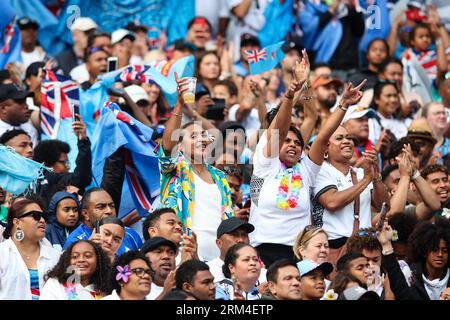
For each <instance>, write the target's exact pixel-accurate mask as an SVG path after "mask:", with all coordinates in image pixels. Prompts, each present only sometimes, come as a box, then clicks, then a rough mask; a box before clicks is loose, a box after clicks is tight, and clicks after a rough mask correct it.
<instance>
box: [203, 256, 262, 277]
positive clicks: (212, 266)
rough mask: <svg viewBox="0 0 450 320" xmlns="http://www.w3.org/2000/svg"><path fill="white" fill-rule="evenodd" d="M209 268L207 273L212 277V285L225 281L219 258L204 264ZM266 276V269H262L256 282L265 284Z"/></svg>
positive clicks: (221, 261) (221, 262)
mask: <svg viewBox="0 0 450 320" xmlns="http://www.w3.org/2000/svg"><path fill="white" fill-rule="evenodd" d="M206 264H207V265H208V266H209V271H210V272H211V274H212V275H213V276H214V283H217V282H220V281H222V280H223V279H225V276H224V275H223V271H222V267H223V264H224V262H223V260H222V259H220V257H217V258H214V259H212V260H211V261H209V262H207V263H206ZM266 274H267V269H266V268H262V269H261V274H260V275H259V278H258V281H259V283H263V282H266V281H267V280H266Z"/></svg>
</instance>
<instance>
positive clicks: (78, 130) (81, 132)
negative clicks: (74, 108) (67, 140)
mask: <svg viewBox="0 0 450 320" xmlns="http://www.w3.org/2000/svg"><path fill="white" fill-rule="evenodd" d="M75 118H76V119H78V120H77V121H73V122H72V129H73V132H74V133H75V135H76V136H77V138H78V140H82V139H84V138H86V137H87V134H86V125H85V124H84V122H83V118H81V115H79V114H75Z"/></svg>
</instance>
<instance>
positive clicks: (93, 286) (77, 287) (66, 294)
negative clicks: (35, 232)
mask: <svg viewBox="0 0 450 320" xmlns="http://www.w3.org/2000/svg"><path fill="white" fill-rule="evenodd" d="M110 270H111V264H110V262H109V258H108V256H107V254H106V253H105V252H104V251H103V250H102V248H101V247H100V246H99V245H98V244H96V243H94V242H92V241H87V240H80V241H77V242H74V243H72V244H71V245H70V246H69V247H68V248H67V249H66V250H65V251H64V252H63V254H62V255H61V257H60V258H59V261H58V263H57V264H56V265H55V267H54V268H53V269H52V270H50V271H49V272H48V274H47V275H46V276H45V279H46V282H45V285H44V287H43V288H42V291H41V296H40V300H98V299H101V298H102V297H103V296H106V295H107V294H109V293H110V289H109V276H110Z"/></svg>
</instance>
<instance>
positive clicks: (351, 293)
mask: <svg viewBox="0 0 450 320" xmlns="http://www.w3.org/2000/svg"><path fill="white" fill-rule="evenodd" d="M338 300H380V297H379V296H378V294H377V293H376V292H374V291H368V290H366V289H364V288H363V287H360V286H358V285H356V286H353V287H351V288H348V289H345V290H344V292H342V294H341V295H340V296H339V299H338Z"/></svg>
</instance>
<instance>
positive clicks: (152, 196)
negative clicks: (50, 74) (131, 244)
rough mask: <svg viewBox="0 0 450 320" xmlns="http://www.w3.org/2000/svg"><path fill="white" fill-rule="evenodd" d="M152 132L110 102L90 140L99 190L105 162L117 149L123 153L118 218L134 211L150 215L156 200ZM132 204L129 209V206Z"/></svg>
mask: <svg viewBox="0 0 450 320" xmlns="http://www.w3.org/2000/svg"><path fill="white" fill-rule="evenodd" d="M152 133H153V130H152V129H151V128H148V127H147V126H145V125H143V124H142V123H140V122H139V121H137V120H135V119H134V118H133V117H131V116H130V115H129V114H128V113H126V112H124V111H122V110H121V109H120V107H119V106H118V105H117V104H115V103H112V102H109V101H108V102H106V103H105V106H104V107H103V108H102V109H101V116H100V120H99V123H98V125H97V127H96V129H95V132H94V136H93V138H92V141H93V146H92V158H93V161H92V173H93V177H94V181H95V184H96V185H98V186H100V185H101V181H102V176H103V167H104V164H105V160H106V159H107V158H108V157H109V156H111V155H112V154H113V153H114V152H116V150H117V149H118V148H120V147H124V149H125V151H126V153H125V180H124V185H123V186H122V201H121V205H120V209H119V210H120V211H119V214H118V216H119V218H123V217H124V216H126V215H127V214H128V213H130V212H131V210H133V209H134V208H136V210H137V212H138V213H139V215H140V216H142V217H144V216H146V215H148V213H149V212H151V211H153V210H154V209H155V208H154V207H155V204H156V203H157V201H158V199H159V192H160V173H159V164H158V158H157V157H156V155H155V153H154V151H153V150H154V148H155V146H156V145H155V143H154V142H153V141H152V140H151V136H152ZM130 204H131V205H130Z"/></svg>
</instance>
